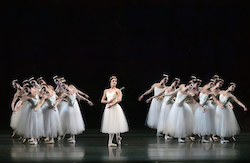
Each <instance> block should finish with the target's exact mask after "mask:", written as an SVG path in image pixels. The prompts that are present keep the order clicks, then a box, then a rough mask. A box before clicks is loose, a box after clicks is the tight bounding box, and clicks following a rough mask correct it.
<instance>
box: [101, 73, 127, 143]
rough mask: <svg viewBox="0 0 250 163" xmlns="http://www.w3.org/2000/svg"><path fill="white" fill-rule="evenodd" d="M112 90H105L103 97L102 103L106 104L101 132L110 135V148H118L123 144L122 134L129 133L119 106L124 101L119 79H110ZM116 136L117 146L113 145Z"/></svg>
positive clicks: (113, 77)
mask: <svg viewBox="0 0 250 163" xmlns="http://www.w3.org/2000/svg"><path fill="white" fill-rule="evenodd" d="M109 82H110V88H109V89H105V90H104V92H103V95H102V99H101V103H103V104H106V106H105V109H104V112H103V116H102V126H101V132H102V133H107V134H109V140H108V146H109V147H116V146H117V144H118V145H120V144H121V140H122V137H121V135H120V133H124V132H127V131H128V130H129V129H128V123H127V119H126V117H125V115H124V112H123V110H122V108H121V106H120V105H119V103H120V102H121V101H122V92H121V90H120V89H118V88H116V86H117V77H116V76H111V77H110V80H109ZM114 135H116V141H117V144H115V143H113V138H114Z"/></svg>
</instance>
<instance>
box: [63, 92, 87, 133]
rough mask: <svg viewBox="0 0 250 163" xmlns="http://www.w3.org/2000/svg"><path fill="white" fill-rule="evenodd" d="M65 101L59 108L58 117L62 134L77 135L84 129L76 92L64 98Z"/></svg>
mask: <svg viewBox="0 0 250 163" xmlns="http://www.w3.org/2000/svg"><path fill="white" fill-rule="evenodd" d="M65 99H66V100H67V103H65V104H64V106H63V108H62V109H61V113H60V119H61V125H62V132H63V134H71V135H77V134H80V133H82V132H83V131H85V124H84V121H83V118H82V113H81V110H80V107H79V104H78V101H77V100H76V94H73V95H70V96H68V97H66V98H65Z"/></svg>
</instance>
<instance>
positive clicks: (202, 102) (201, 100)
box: [199, 93, 209, 105]
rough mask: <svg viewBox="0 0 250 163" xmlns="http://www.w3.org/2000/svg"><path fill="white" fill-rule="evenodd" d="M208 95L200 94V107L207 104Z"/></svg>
mask: <svg viewBox="0 0 250 163" xmlns="http://www.w3.org/2000/svg"><path fill="white" fill-rule="evenodd" d="M208 97H209V95H208V94H205V93H200V95H199V98H200V104H201V105H205V104H207V102H208V100H209V98H208Z"/></svg>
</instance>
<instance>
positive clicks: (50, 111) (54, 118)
mask: <svg viewBox="0 0 250 163" xmlns="http://www.w3.org/2000/svg"><path fill="white" fill-rule="evenodd" d="M43 120H44V134H45V137H50V138H56V137H57V136H59V135H62V126H61V119H60V115H59V113H58V110H57V108H56V110H54V108H53V106H48V105H47V107H46V108H44V109H43Z"/></svg>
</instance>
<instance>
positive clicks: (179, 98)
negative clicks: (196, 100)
mask: <svg viewBox="0 0 250 163" xmlns="http://www.w3.org/2000/svg"><path fill="white" fill-rule="evenodd" d="M186 98H187V94H183V93H181V92H180V91H178V92H177V95H176V100H175V101H176V103H177V104H178V105H182V104H183V103H184V101H185V99H186Z"/></svg>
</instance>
